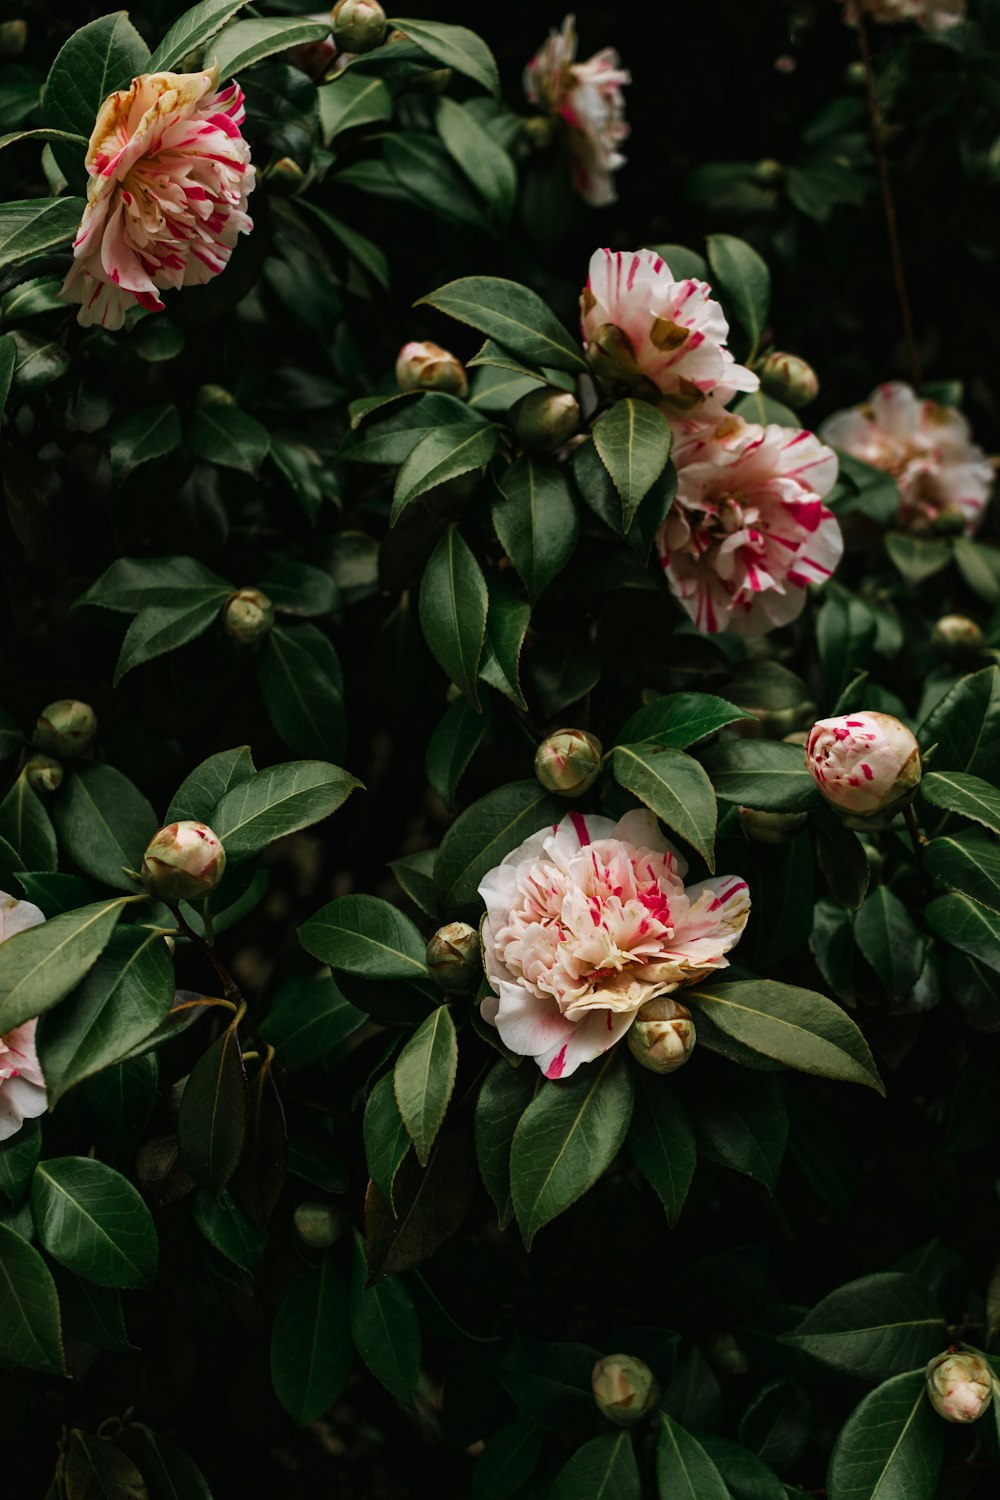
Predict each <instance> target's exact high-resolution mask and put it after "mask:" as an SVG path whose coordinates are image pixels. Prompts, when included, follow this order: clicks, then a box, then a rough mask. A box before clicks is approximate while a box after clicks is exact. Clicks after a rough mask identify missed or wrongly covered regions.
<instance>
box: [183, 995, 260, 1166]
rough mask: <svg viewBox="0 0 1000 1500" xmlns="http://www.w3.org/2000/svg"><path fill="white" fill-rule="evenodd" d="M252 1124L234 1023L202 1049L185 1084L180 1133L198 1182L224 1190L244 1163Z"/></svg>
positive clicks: (185, 1158) (185, 1155) (184, 1154)
mask: <svg viewBox="0 0 1000 1500" xmlns="http://www.w3.org/2000/svg"><path fill="white" fill-rule="evenodd" d="M246 1127H247V1080H246V1071H245V1069H244V1067H243V1056H242V1053H241V1050H240V1042H239V1037H238V1035H237V1030H236V1025H235V1024H233V1025H230V1026H227V1027H226V1029H225V1031H224V1032H223V1033H222V1035H221V1036H219V1037H218V1038H217V1039H216V1040H215V1041H214V1042H213V1043H212V1045H211V1046H210V1047H209V1049H208V1051H207V1052H204V1053H202V1055H201V1057H199V1059H198V1061H197V1062H196V1063H195V1065H194V1067H193V1068H192V1069H191V1073H190V1076H189V1078H188V1080H187V1083H186V1084H185V1086H184V1096H183V1098H182V1099H181V1108H180V1114H179V1116H178V1119H177V1139H178V1141H179V1142H180V1148H181V1156H182V1158H183V1160H184V1164H185V1166H186V1167H187V1169H188V1171H189V1172H190V1173H191V1176H192V1177H193V1178H194V1180H195V1181H196V1182H199V1183H201V1185H202V1186H203V1187H206V1188H209V1189H210V1190H211V1191H212V1192H213V1193H219V1192H221V1191H222V1189H223V1188H224V1187H225V1185H226V1183H227V1182H228V1181H229V1179H230V1178H231V1177H232V1175H233V1173H234V1172H235V1171H236V1168H237V1166H238V1164H239V1160H240V1154H241V1153H242V1150H243V1142H244V1139H245V1136H246Z"/></svg>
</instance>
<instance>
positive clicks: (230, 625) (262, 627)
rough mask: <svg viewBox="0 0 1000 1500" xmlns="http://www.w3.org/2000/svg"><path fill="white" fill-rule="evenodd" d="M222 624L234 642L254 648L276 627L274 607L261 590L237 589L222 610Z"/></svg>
mask: <svg viewBox="0 0 1000 1500" xmlns="http://www.w3.org/2000/svg"><path fill="white" fill-rule="evenodd" d="M222 623H223V625H224V626H225V627H226V630H227V631H228V633H229V634H230V635H231V636H232V638H233V640H234V641H239V643H240V645H241V646H252V645H253V644H254V642H255V641H261V640H263V639H264V637H265V636H266V635H269V634H270V632H271V630H272V629H273V627H274V605H273V604H272V603H271V601H270V599H269V598H268V597H267V595H266V594H264V593H261V591H260V589H237V591H236V593H235V594H230V596H229V598H228V599H227V600H226V602H225V604H224V605H223V608H222Z"/></svg>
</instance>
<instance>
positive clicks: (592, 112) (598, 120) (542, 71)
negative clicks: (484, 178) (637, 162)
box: [524, 16, 632, 208]
mask: <svg viewBox="0 0 1000 1500" xmlns="http://www.w3.org/2000/svg"><path fill="white" fill-rule="evenodd" d="M631 82H632V79H631V75H630V74H629V73H628V72H627V71H626V70H625V69H624V68H623V67H622V65H621V59H620V58H619V56H618V53H617V52H616V51H615V50H614V48H613V47H604V48H602V50H601V51H600V52H595V53H594V56H593V57H591V58H588V60H587V61H586V62H582V63H578V62H577V61H576V17H575V16H567V17H566V19H565V20H564V21H563V23H562V26H561V27H560V28H559V30H558V31H551V32H550V33H549V37H548V41H546V42H545V43H544V44H543V45H542V46H541V47H540V48H539V50H538V51H537V52H536V53H535V55H534V57H533V58H532V59H531V61H530V62H529V64H528V66H527V67H526V68H525V70H524V92H525V95H526V96H527V99H528V101H529V103H531V104H537V105H538V106H539V107H540V108H541V109H545V110H547V111H548V112H549V114H553V115H558V116H559V118H560V119H561V120H563V121H564V122H565V124H566V125H567V127H568V130H569V148H570V154H571V158H572V173H573V185H574V187H575V188H576V190H577V192H578V193H579V194H580V197H581V198H583V199H584V201H585V202H586V203H589V204H590V205H591V206H592V207H594V208H603V207H604V206H605V205H606V204H608V203H614V201H615V199H616V198H617V197H618V194H617V193H616V192H615V185H614V182H613V181H612V173H613V172H617V171H618V169H619V167H623V166H624V165H625V158H624V156H622V154H621V152H620V151H619V149H618V148H619V146H620V145H621V143H622V141H624V140H625V139H626V137H627V136H628V133H629V127H628V125H627V124H626V123H625V99H624V97H623V95H622V88H623V87H624V85H625V84H627V83H631Z"/></svg>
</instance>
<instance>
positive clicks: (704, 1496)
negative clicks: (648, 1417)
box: [656, 1411, 731, 1500]
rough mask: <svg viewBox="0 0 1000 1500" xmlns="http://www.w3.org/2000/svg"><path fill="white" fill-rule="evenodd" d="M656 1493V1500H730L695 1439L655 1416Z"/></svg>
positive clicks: (669, 1420)
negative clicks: (657, 1432) (657, 1499)
mask: <svg viewBox="0 0 1000 1500" xmlns="http://www.w3.org/2000/svg"><path fill="white" fill-rule="evenodd" d="M658 1420H659V1424H660V1435H659V1439H658V1441H657V1444H656V1492H657V1494H658V1495H659V1497H660V1500H731V1496H730V1494H729V1491H728V1489H727V1488H726V1485H725V1481H724V1480H723V1478H722V1475H721V1474H720V1473H719V1471H718V1469H717V1468H716V1467H715V1465H714V1464H713V1462H712V1460H711V1459H710V1458H709V1456H708V1454H707V1453H706V1452H705V1450H704V1448H703V1447H702V1446H701V1444H700V1443H699V1442H698V1440H697V1438H694V1437H692V1436H691V1434H690V1433H689V1432H687V1431H685V1429H684V1428H683V1427H682V1426H681V1425H680V1423H679V1422H675V1421H674V1419H673V1418H672V1417H668V1416H667V1414H666V1412H663V1411H661V1412H660V1413H659V1417H658Z"/></svg>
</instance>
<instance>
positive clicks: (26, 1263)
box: [0, 1224, 65, 1375]
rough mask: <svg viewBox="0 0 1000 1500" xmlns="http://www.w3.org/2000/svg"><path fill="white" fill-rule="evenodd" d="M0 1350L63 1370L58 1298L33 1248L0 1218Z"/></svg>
mask: <svg viewBox="0 0 1000 1500" xmlns="http://www.w3.org/2000/svg"><path fill="white" fill-rule="evenodd" d="M0 1355H2V1357H3V1359H4V1361H5V1362H9V1363H10V1364H14V1365H24V1366H25V1368H26V1369H28V1370H41V1371H43V1372H45V1373H46V1374H50V1375H62V1374H64V1373H65V1362H64V1358H63V1344H62V1324H61V1321H60V1317H59V1298H58V1296H57V1295H56V1287H55V1282H54V1281H53V1280H52V1273H51V1272H50V1271H49V1268H48V1266H47V1265H46V1264H45V1262H44V1260H43V1259H42V1257H41V1256H40V1255H39V1253H38V1251H37V1250H36V1249H35V1248H34V1247H33V1246H32V1245H29V1244H28V1242H27V1240H24V1239H22V1238H21V1236H20V1235H19V1234H17V1233H15V1231H14V1230H13V1229H8V1227H7V1225H6V1224H0Z"/></svg>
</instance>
